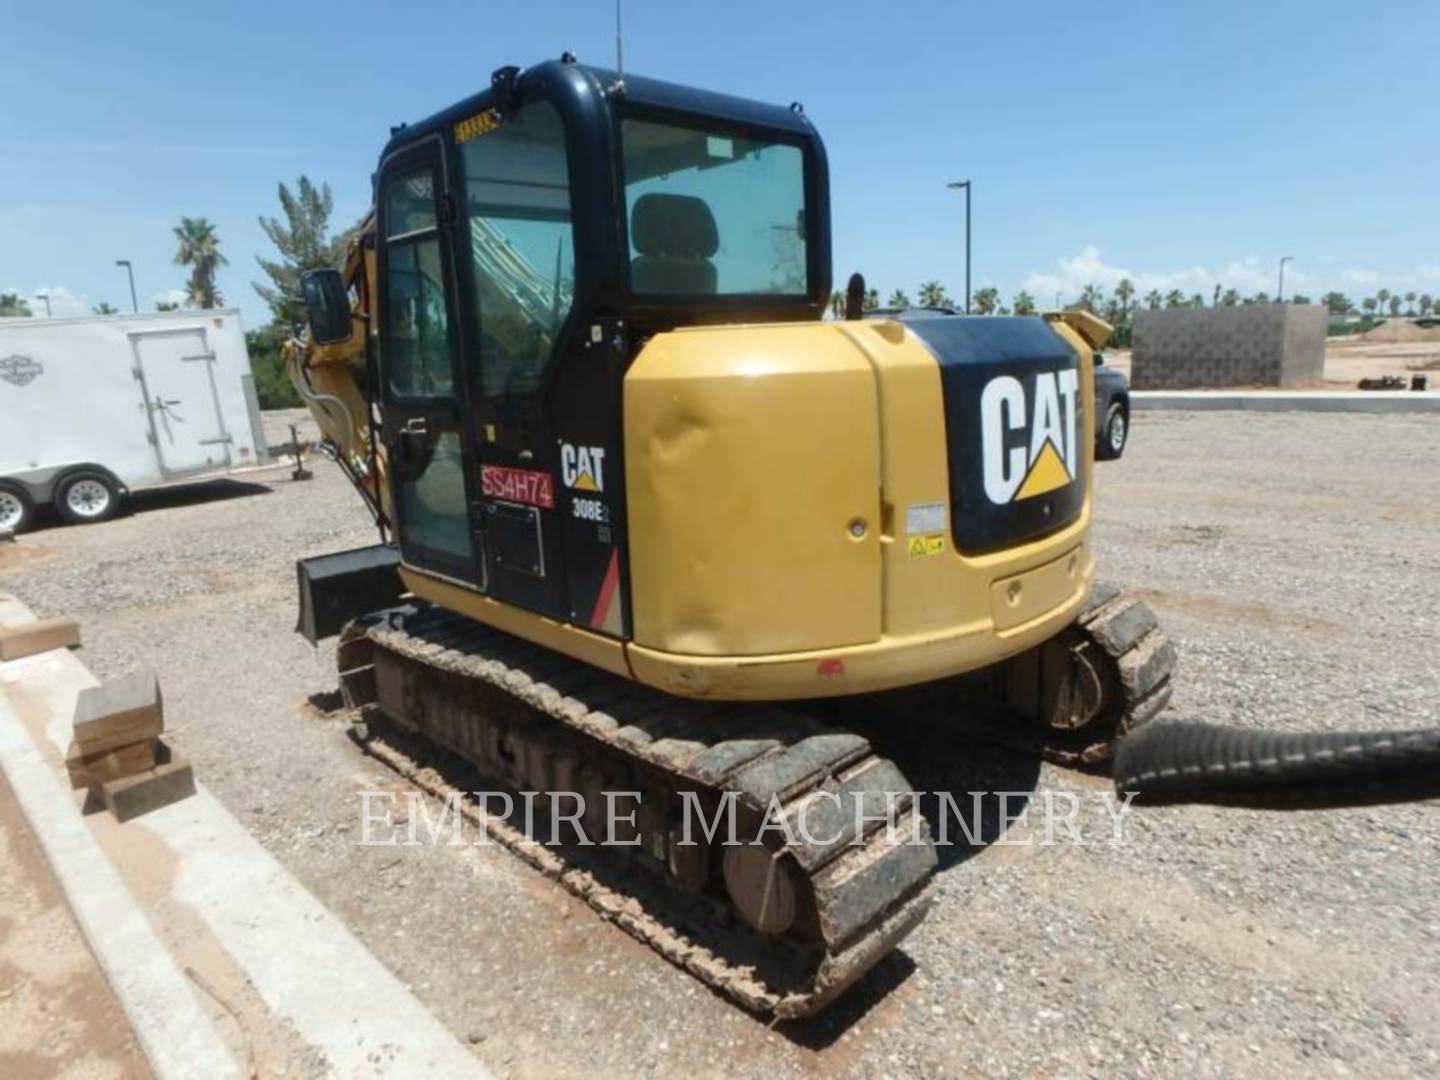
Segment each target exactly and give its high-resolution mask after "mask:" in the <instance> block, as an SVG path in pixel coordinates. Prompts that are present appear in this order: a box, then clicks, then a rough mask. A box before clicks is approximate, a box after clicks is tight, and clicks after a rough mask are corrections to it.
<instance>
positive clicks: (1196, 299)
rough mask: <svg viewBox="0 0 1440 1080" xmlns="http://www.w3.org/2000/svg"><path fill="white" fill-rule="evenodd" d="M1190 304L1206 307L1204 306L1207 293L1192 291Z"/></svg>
mask: <svg viewBox="0 0 1440 1080" xmlns="http://www.w3.org/2000/svg"><path fill="white" fill-rule="evenodd" d="M1190 306H1191V307H1204V306H1205V294H1204V293H1198V292H1197V293H1191V294H1190Z"/></svg>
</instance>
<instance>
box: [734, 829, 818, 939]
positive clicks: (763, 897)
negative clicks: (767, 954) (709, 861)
mask: <svg viewBox="0 0 1440 1080" xmlns="http://www.w3.org/2000/svg"><path fill="white" fill-rule="evenodd" d="M724 870H725V889H726V891H727V892H729V894H730V899H731V900H732V901H733V902H734V904H735V910H736V911H738V912H739V913H740V916H741V917H742V918H743V919H744V920H745V921H746V922H747V923H749V924H750V925H751V926H753V927H754V928H755V929H756V930H759V931H760V932H761V933H762V934H783V933H784V932H785V931H786V930H789V929H790V927H792V926H793V925H794V924H795V919H796V916H797V915H798V914H799V911H800V890H799V887H798V886H797V885H796V882H795V873H794V871H793V870H792V869H791V866H790V860H789V859H788V858H787V857H786V856H785V855H784V854H782V853H778V852H773V851H771V850H770V849H769V848H767V847H766V846H765V845H764V844H760V843H752V844H738V845H735V846H732V847H727V848H726V849H725V866H724Z"/></svg>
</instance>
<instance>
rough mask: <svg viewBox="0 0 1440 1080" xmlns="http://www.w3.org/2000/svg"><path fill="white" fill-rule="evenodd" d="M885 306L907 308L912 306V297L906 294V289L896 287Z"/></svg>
mask: <svg viewBox="0 0 1440 1080" xmlns="http://www.w3.org/2000/svg"><path fill="white" fill-rule="evenodd" d="M885 306H886V307H893V308H907V307H909V306H910V297H908V296H906V295H905V290H904V289H896V290H895V291H894V292H892V293H891V294H890V299H889V300H888V301H887V302H886V304H885Z"/></svg>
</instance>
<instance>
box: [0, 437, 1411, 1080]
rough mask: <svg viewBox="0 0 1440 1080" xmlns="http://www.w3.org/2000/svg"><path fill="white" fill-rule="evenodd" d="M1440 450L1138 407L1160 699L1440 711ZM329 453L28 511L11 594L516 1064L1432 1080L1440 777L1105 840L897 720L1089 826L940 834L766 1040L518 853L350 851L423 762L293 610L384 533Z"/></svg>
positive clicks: (920, 782) (1238, 709)
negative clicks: (848, 971) (884, 956)
mask: <svg viewBox="0 0 1440 1080" xmlns="http://www.w3.org/2000/svg"><path fill="white" fill-rule="evenodd" d="M1437 457H1440V426H1437V425H1436V424H1435V423H1434V421H1433V420H1430V419H1428V418H1424V417H1366V416H1311V415H1285V414H1266V415H1250V414H1223V413H1192V414H1186V413H1161V414H1154V413H1152V414H1141V415H1140V416H1138V417H1137V419H1136V423H1135V427H1134V431H1133V434H1132V444H1131V447H1130V450H1129V453H1128V454H1127V456H1126V458H1125V459H1124V460H1122V461H1120V462H1118V463H1114V464H1106V465H1102V466H1101V467H1100V469H1099V479H1098V497H1097V503H1098V505H1097V510H1098V525H1097V542H1098V546H1099V553H1100V557H1101V565H1102V568H1103V570H1102V573H1103V576H1104V577H1105V578H1107V579H1108V580H1112V581H1115V582H1117V583H1121V584H1124V585H1127V586H1128V587H1131V588H1134V589H1137V590H1140V591H1141V592H1142V593H1143V594H1144V595H1145V596H1146V597H1147V598H1148V599H1149V600H1150V602H1151V603H1152V605H1153V606H1154V607H1155V609H1156V611H1157V612H1158V613H1159V615H1160V617H1161V620H1162V622H1163V623H1164V624H1165V625H1166V627H1167V629H1168V630H1169V632H1170V634H1171V635H1172V637H1173V638H1174V639H1175V641H1176V643H1177V646H1178V647H1179V650H1180V654H1181V664H1182V668H1181V675H1180V682H1179V688H1178V690H1177V693H1176V698H1175V702H1174V705H1173V706H1172V709H1171V712H1170V715H1171V716H1173V717H1188V718H1204V719H1210V720H1217V721H1224V722H1229V723H1235V724H1244V725H1253V726H1257V727H1273V728H1307V727H1322V728H1334V727H1341V726H1363V727H1374V728H1383V727H1390V726H1420V725H1429V726H1433V725H1435V724H1436V723H1437V715H1436V705H1435V702H1436V701H1437V700H1440V676H1437V674H1436V670H1435V658H1436V656H1437V615H1436V611H1437V608H1440V579H1437V577H1436V576H1435V574H1434V570H1435V568H1436V566H1437V564H1440V509H1437V507H1436V506H1435V504H1434V502H1433V500H1432V499H1430V498H1428V497H1427V494H1426V493H1427V492H1433V490H1434V483H1433V468H1434V462H1435V461H1436V460H1437ZM314 467H315V470H316V479H315V480H314V481H311V482H309V483H293V482H291V481H290V479H289V476H288V472H287V471H285V470H283V469H281V470H277V471H274V472H271V473H268V474H258V478H256V477H251V478H248V480H247V483H245V484H237V483H233V482H228V483H227V482H219V483H212V484H207V485H200V486H198V487H196V488H193V489H189V490H183V491H178V492H177V491H171V492H166V493H161V494H153V495H149V496H142V497H139V498H137V500H136V512H135V513H134V514H133V515H132V516H129V517H127V518H124V519H121V520H117V521H114V522H110V523H108V524H105V525H102V526H93V527H89V528H84V529H62V528H51V529H48V530H45V531H41V532H37V533H35V534H33V535H32V536H27V537H25V538H24V540H23V541H22V543H21V544H19V545H16V546H15V547H14V548H11V549H9V551H8V552H6V551H5V549H4V548H0V588H4V589H7V590H11V591H14V592H16V593H17V594H18V595H19V596H21V597H22V598H23V599H24V600H26V602H27V603H29V604H30V605H31V606H32V607H33V608H34V609H35V610H36V611H37V612H38V613H39V614H42V615H48V614H58V613H67V614H72V615H76V616H79V617H80V618H81V619H82V620H83V623H84V634H85V641H86V648H85V652H84V656H85V659H86V661H87V662H88V663H89V664H90V666H91V667H92V668H93V669H94V670H95V671H96V673H97V674H98V675H100V676H102V677H103V676H110V675H116V674H120V673H122V672H125V671H128V670H131V669H133V668H134V667H137V666H140V665H148V666H151V667H153V668H155V669H156V670H157V671H158V672H159V674H160V677H161V682H162V685H163V686H164V688H165V694H166V706H167V718H168V723H169V726H170V728H171V737H172V739H173V741H174V742H175V743H176V744H177V745H178V746H179V748H180V749H181V751H182V752H183V753H185V754H186V755H188V756H189V757H190V758H191V759H192V760H193V761H194V762H195V765H196V768H197V771H198V774H199V775H200V777H201V778H202V779H203V780H204V782H205V783H207V784H208V785H209V786H210V787H211V788H212V789H213V790H214V791H215V793H216V794H217V795H218V796H219V797H220V798H221V799H222V800H223V801H224V802H225V803H226V805H227V806H228V807H229V808H230V809H231V810H232V811H233V812H234V813H235V814H236V815H237V816H238V817H239V818H240V819H241V820H242V821H244V822H245V823H246V824H247V825H248V826H249V827H250V828H251V829H252V830H254V832H255V833H256V835H257V836H259V837H260V839H261V840H262V842H263V843H264V844H265V845H266V846H267V847H268V848H270V849H271V850H272V851H273V852H274V853H275V854H276V855H277V857H278V858H279V859H280V860H281V861H282V862H284V863H285V864H286V865H287V866H288V867H289V868H290V869H291V870H292V871H293V872H294V873H295V874H296V875H297V876H298V877H299V878H300V879H301V880H302V881H303V882H305V884H306V885H307V886H308V887H309V888H311V889H312V890H313V891H314V892H315V893H316V894H317V895H318V896H320V897H321V898H322V899H323V900H324V901H325V902H326V903H327V904H329V905H330V906H331V907H332V908H333V909H334V910H335V911H336V912H338V913H339V914H340V915H341V916H342V917H343V918H344V919H346V921H347V922H348V923H349V924H350V925H351V927H352V928H353V929H354V930H355V932H356V933H357V934H358V935H359V936H360V937H361V938H362V939H363V940H364V941H366V942H367V943H368V944H369V945H370V946H371V947H372V948H373V949H374V950H375V952H376V953H377V955H379V957H380V958H381V959H382V960H383V961H384V962H385V963H387V964H388V965H390V967H391V968H392V969H393V970H395V971H396V972H397V973H398V974H399V975H400V976H401V977H402V978H403V979H404V980H405V981H406V982H407V983H408V984H409V985H410V986H411V987H412V988H413V989H414V991H415V992H416V993H417V994H418V995H419V997H420V998H421V999H422V1000H423V1001H425V1002H426V1003H427V1004H428V1005H429V1006H430V1007H431V1008H432V1009H434V1011H435V1012H436V1013H437V1015H439V1016H440V1017H441V1018H442V1019H443V1020H444V1021H445V1022H446V1023H447V1024H449V1025H450V1026H451V1027H452V1029H453V1030H454V1031H455V1032H456V1033H457V1034H458V1035H459V1036H461V1037H462V1038H465V1039H468V1040H469V1041H470V1042H471V1043H472V1044H473V1045H474V1046H475V1049H476V1051H477V1053H478V1054H479V1055H480V1056H481V1057H482V1058H483V1059H484V1060H485V1061H486V1062H487V1063H488V1064H489V1065H491V1066H492V1067H493V1068H494V1069H496V1070H497V1071H499V1072H501V1073H502V1074H506V1075H516V1076H552V1075H558V1076H580V1075H592V1074H595V1073H599V1074H601V1075H628V1074H646V1073H660V1072H664V1073H668V1074H689V1075H718V1074H722V1073H723V1074H726V1075H764V1076H768V1077H784V1076H807V1075H812V1074H820V1073H824V1074H827V1075H829V1074H836V1075H849V1076H883V1075H892V1076H902V1075H905V1076H910V1075H918V1076H952V1075H958V1074H964V1073H972V1072H979V1071H982V1070H983V1071H984V1072H985V1073H987V1074H990V1075H997V1076H1010V1075H1031V1074H1034V1073H1037V1072H1042V1073H1047V1074H1066V1075H1069V1074H1092V1075H1101V1074H1106V1075H1108V1074H1113V1073H1124V1074H1140V1075H1162V1074H1163V1075H1173V1074H1176V1073H1179V1072H1182V1071H1183V1072H1184V1073H1186V1074H1189V1075H1191V1076H1197V1077H1204V1076H1232V1075H1237V1074H1246V1075H1260V1076H1271V1075H1273V1076H1281V1075H1284V1076H1289V1075H1293V1074H1294V1073H1295V1072H1297V1071H1299V1070H1303V1071H1304V1072H1306V1073H1318V1074H1322V1075H1348V1074H1354V1073H1359V1074H1383V1075H1417V1076H1419V1075H1435V1074H1436V1073H1437V1072H1440V948H1437V946H1440V900H1437V895H1440V893H1437V884H1440V868H1437V865H1436V860H1435V858H1434V856H1435V853H1436V842H1437V838H1440V817H1437V815H1436V805H1435V804H1434V803H1423V804H1413V805H1408V806H1399V807H1383V808H1370V809H1361V810H1351V811H1338V812H1324V813H1295V814H1276V813H1261V812H1252V811H1241V810H1222V809H1218V808H1210V807H1176V808H1165V809H1146V810H1140V809H1136V810H1135V811H1134V812H1133V813H1132V814H1131V815H1130V816H1129V817H1128V818H1127V819H1126V822H1125V826H1124V840H1123V842H1121V843H1118V844H1116V843H1114V842H1112V840H1111V829H1110V825H1109V824H1108V821H1107V820H1106V819H1105V818H1104V816H1103V815H1102V814H1101V812H1100V810H1099V809H1098V807H1099V803H1098V799H1099V796H1100V795H1101V793H1102V792H1104V791H1105V790H1106V787H1107V785H1106V783H1105V782H1104V781H1103V780H1102V779H1099V778H1095V777H1089V776H1085V775H1082V774H1078V773H1075V772H1071V771H1066V770H1062V769H1055V768H1051V767H1049V766H1045V767H1037V766H1036V765H1035V764H1034V763H1033V762H1029V761H1025V760H1023V759H1020V758H1017V757H1016V756H1014V755H1010V754H1006V753H1004V752H1001V751H998V750H991V749H984V748H977V747H974V746H970V745H966V744H964V743H963V742H960V741H949V742H947V740H946V738H945V732H944V729H943V727H938V728H937V727H936V725H935V724H934V723H933V722H931V723H925V724H906V725H897V724H893V723H892V724H890V725H889V726H887V727H886V728H885V729H884V730H883V731H879V732H877V733H876V737H877V739H879V741H881V742H882V743H884V745H885V749H886V751H887V752H890V753H892V754H894V756H896V758H897V760H898V762H899V764H900V766H901V767H902V769H904V770H905V772H906V773H907V774H908V775H909V776H910V778H911V780H912V782H914V783H915V784H916V785H917V786H921V787H925V788H927V789H929V790H949V791H954V792H964V791H968V790H977V789H978V790H990V791H1004V790H1014V791H1021V792H1026V793H1029V792H1031V791H1032V789H1033V794H1032V795H1031V801H1032V805H1037V806H1038V805H1043V803H1044V800H1045V799H1046V798H1047V797H1048V798H1050V799H1052V800H1060V799H1063V798H1064V797H1065V796H1066V795H1068V794H1074V795H1077V796H1080V797H1082V798H1083V799H1084V800H1086V801H1085V803H1084V809H1083V811H1082V815H1081V819H1080V820H1081V823H1082V825H1083V827H1084V835H1085V837H1086V839H1087V840H1089V841H1090V844H1089V845H1088V846H1084V847H1081V846H1074V845H1070V844H1063V843H1062V844H1057V845H1053V846H1045V845H1042V844H1041V843H1039V841H1040V840H1041V839H1042V838H1043V837H1042V836H1041V835H1039V830H1038V829H1036V828H1035V823H1034V822H1033V821H1032V822H1031V827H1030V828H1026V827H1024V826H1017V827H1016V828H1014V829H1012V830H1011V831H1010V832H1009V833H1008V834H1006V839H1009V840H1015V841H1021V842H1019V843H1013V844H995V845H991V846H987V847H978V848H975V849H970V848H968V847H965V848H960V847H957V848H951V849H947V851H946V852H945V857H944V860H943V863H944V869H943V871H942V873H941V874H940V878H939V885H940V891H941V894H940V899H939V902H938V904H937V906H936V909H935V911H934V912H933V914H932V915H931V917H930V918H929V920H928V921H927V922H926V923H925V924H924V925H923V926H922V927H921V928H920V930H919V931H917V933H916V934H915V935H913V936H912V937H911V938H910V939H909V940H908V941H907V943H906V945H905V946H904V948H903V950H901V951H900V952H899V953H897V954H895V955H894V956H892V957H891V958H890V959H889V960H887V961H886V962H885V963H884V964H882V965H881V966H880V967H879V968H878V969H877V970H876V972H874V973H873V974H872V976H871V977H870V978H869V979H868V980H867V981H866V983H864V984H862V986H861V987H859V988H858V989H857V990H856V991H854V992H852V993H851V994H850V995H849V996H848V997H847V998H846V999H845V1000H844V1001H843V1002H842V1003H841V1004H840V1005H839V1006H838V1007H837V1008H836V1009H834V1010H832V1011H831V1012H830V1013H829V1014H827V1015H826V1016H824V1017H822V1018H820V1019H819V1020H816V1021H811V1022H808V1023H805V1024H800V1025H791V1026H779V1027H776V1028H767V1027H766V1026H765V1025H763V1024H761V1023H758V1022H757V1021H755V1020H754V1019H752V1018H751V1017H749V1016H747V1015H746V1014H745V1013H743V1012H741V1011H739V1010H738V1009H736V1008H733V1007H732V1006H730V1005H728V1004H726V1003H725V1002H724V1001H722V1000H720V999H719V998H717V997H715V996H714V995H713V994H711V993H709V992H708V991H707V990H705V989H704V988H703V987H701V986H699V985H697V984H696V983H694V982H693V981H692V980H691V979H690V978H689V977H687V976H685V975H684V974H682V973H681V972H679V971H678V970H676V969H674V968H672V967H671V966H669V965H668V964H666V963H665V962H664V961H662V960H660V959H658V958H656V957H654V956H652V955H651V954H650V953H649V952H648V951H647V950H646V949H644V948H643V947H641V946H639V945H637V944H636V943H634V942H632V941H631V940H630V939H629V938H628V937H626V936H625V935H624V934H623V933H621V932H620V931H618V930H616V929H614V928H612V927H610V926H607V925H605V924H603V923H601V922H599V921H598V920H597V919H596V918H595V917H594V916H593V915H592V914H591V913H590V912H589V910H588V909H587V908H585V907H584V906H583V905H582V904H580V903H579V902H577V901H574V900H572V899H571V898H570V897H569V896H568V895H566V894H564V893H562V892H559V891H557V890H556V889H555V888H554V887H553V886H551V885H550V884H548V883H547V882H546V881H545V880H544V879H543V878H541V877H540V876H539V875H538V874H536V873H534V872H532V871H530V870H529V869H527V868H526V867H524V866H523V865H521V864H519V863H518V862H517V861H516V860H515V859H513V858H512V857H511V856H509V855H507V854H505V853H504V852H503V851H501V850H499V849H496V848H490V847H474V846H471V847H463V848H448V847H417V848H404V847H364V846H360V845H359V844H357V843H356V836H357V833H358V831H359V803H358V798H357V795H356V793H357V791H358V790H359V789H362V788H388V789H391V790H395V791H403V790H404V789H405V785H404V784H403V783H401V782H399V781H398V780H396V779H395V778H394V777H393V776H391V775H390V774H387V773H385V772H384V771H382V770H381V769H379V768H378V767H377V766H376V765H374V764H373V763H371V762H369V761H368V760H367V759H365V758H364V757H362V756H360V755H359V754H358V753H357V752H356V751H355V749H354V748H353V747H352V746H351V745H350V743H349V742H348V740H347V739H346V738H345V737H344V735H343V730H342V726H341V724H340V723H339V722H338V720H337V719H336V718H335V717H334V716H333V715H331V714H327V713H325V712H324V711H323V708H324V706H325V705H326V704H328V702H327V701H326V700H325V697H324V695H325V694H326V692H327V691H331V690H333V688H334V685H335V680H334V676H333V668H332V656H331V654H330V651H329V650H325V649H322V650H320V651H319V652H318V653H317V652H314V651H312V650H311V649H310V648H309V647H308V646H306V645H305V644H304V643H303V642H302V641H301V640H300V639H299V638H297V637H295V636H294V635H293V634H291V633H290V630H291V627H292V626H293V624H294V612H293V597H292V593H293V582H294V569H293V561H294V559H295V558H296V557H297V556H300V555H306V554H314V553H319V552H324V551H333V550H338V549H340V548H343V547H348V546H354V545H358V544H362V543H367V542H369V540H370V537H371V535H372V534H371V532H370V530H369V528H368V523H367V521H366V519H365V518H364V516H363V512H362V510H361V507H360V504H359V500H358V499H357V498H356V497H355V496H354V495H353V494H352V493H351V492H350V490H349V489H348V488H347V487H346V486H345V484H344V481H343V480H342V478H341V477H340V476H339V474H338V472H337V471H336V470H335V469H334V468H333V467H332V466H329V465H328V464H327V463H325V462H324V461H319V460H317V461H316V462H315V463H314ZM7 567H8V569H7ZM312 695H320V696H319V697H317V698H316V702H315V703H312V702H310V701H309V698H310V697H311V696H312ZM317 705H318V706H319V707H318V708H317ZM1062 835H1063V834H1062ZM994 836H995V830H993V829H992V830H991V831H990V832H989V833H987V837H989V838H994ZM1026 840H1028V841H1031V843H1028V844H1027V843H1024V842H1023V841H1026Z"/></svg>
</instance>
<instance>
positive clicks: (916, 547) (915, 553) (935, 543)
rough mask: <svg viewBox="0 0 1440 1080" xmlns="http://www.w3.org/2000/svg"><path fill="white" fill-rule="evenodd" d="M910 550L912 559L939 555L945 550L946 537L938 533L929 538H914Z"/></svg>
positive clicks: (911, 540) (911, 539)
mask: <svg viewBox="0 0 1440 1080" xmlns="http://www.w3.org/2000/svg"><path fill="white" fill-rule="evenodd" d="M909 550H910V557H911V558H912V559H919V558H922V557H924V556H926V555H939V554H940V553H941V552H943V551H944V550H945V537H944V536H941V535H939V534H937V533H932V534H931V535H929V536H912V537H911V538H910V548H909Z"/></svg>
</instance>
